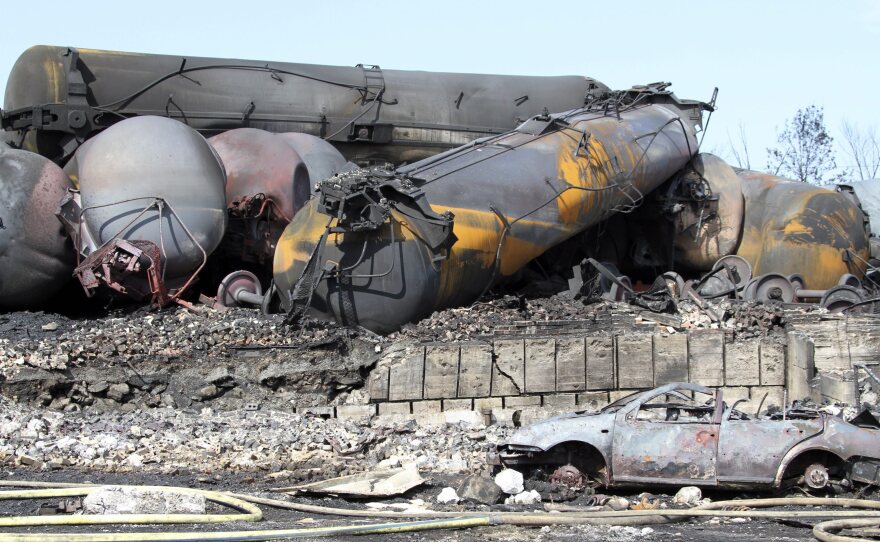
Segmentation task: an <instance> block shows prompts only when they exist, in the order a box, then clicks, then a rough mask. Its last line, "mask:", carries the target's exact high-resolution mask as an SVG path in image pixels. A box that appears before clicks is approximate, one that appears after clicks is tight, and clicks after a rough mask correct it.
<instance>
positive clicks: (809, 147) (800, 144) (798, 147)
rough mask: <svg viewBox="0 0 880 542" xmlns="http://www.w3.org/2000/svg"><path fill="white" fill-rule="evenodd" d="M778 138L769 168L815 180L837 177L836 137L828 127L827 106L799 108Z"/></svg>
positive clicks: (820, 181) (818, 181)
mask: <svg viewBox="0 0 880 542" xmlns="http://www.w3.org/2000/svg"><path fill="white" fill-rule="evenodd" d="M777 142H778V143H779V146H778V147H775V148H770V149H767V154H768V155H769V159H768V161H767V168H768V169H769V171H770V172H771V173H773V174H774V175H783V176H787V177H791V178H792V179H797V180H799V181H802V182H805V183H813V184H826V183H829V182H831V181H833V180H835V178H836V177H835V175H834V170H835V169H836V168H837V164H836V162H835V161H834V148H833V142H834V138H832V137H831V136H830V135H829V134H828V130H827V129H826V128H825V113H824V110H823V108H821V107H817V106H815V105H810V106H808V107H807V108H806V109H798V111H797V113H795V115H794V118H793V119H791V120H788V121H786V122H785V129H783V130H782V133H780V134H779V135H778V136H777Z"/></svg>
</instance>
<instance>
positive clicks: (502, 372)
mask: <svg viewBox="0 0 880 542" xmlns="http://www.w3.org/2000/svg"><path fill="white" fill-rule="evenodd" d="M492 353H493V358H492V392H491V395H493V396H496V397H497V396H502V395H519V394H521V393H522V392H523V391H524V389H525V342H524V341H522V340H498V341H495V343H494V348H493V352H492Z"/></svg>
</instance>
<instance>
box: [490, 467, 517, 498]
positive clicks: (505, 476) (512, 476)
mask: <svg viewBox="0 0 880 542" xmlns="http://www.w3.org/2000/svg"><path fill="white" fill-rule="evenodd" d="M495 483H496V484H497V485H498V487H500V488H501V491H503V492H504V493H507V494H508V495H516V494H518V493H522V492H523V475H522V473H521V472H518V471H515V470H513V469H503V470H501V472H499V473H498V474H496V475H495Z"/></svg>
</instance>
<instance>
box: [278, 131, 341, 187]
mask: <svg viewBox="0 0 880 542" xmlns="http://www.w3.org/2000/svg"><path fill="white" fill-rule="evenodd" d="M276 136H277V137H278V138H280V139H281V140H282V141H284V142H285V143H287V144H288V145H290V146H291V147H293V150H295V151H296V152H297V154H299V155H300V157H302V160H303V162H305V163H306V168H308V170H309V178H310V179H311V181H312V185H313V186H314V183H316V182H318V181H323V180H324V179H326V178H328V177H332V176H333V175H336V174H337V173H339V172H340V171H342V169H343V168H344V167H345V164H346V160H345V157H344V156H342V153H341V152H339V151H338V150H336V147H334V146H333V145H331V144H330V143H328V142H327V141H325V140H323V139H321V138H320V137H316V136H313V135H309V134H303V133H300V132H284V133H281V134H276ZM309 190H310V193H311V192H312V191H313V189H312V187H310V188H309Z"/></svg>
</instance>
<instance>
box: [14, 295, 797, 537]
mask: <svg viewBox="0 0 880 542" xmlns="http://www.w3.org/2000/svg"><path fill="white" fill-rule="evenodd" d="M784 325H785V312H784V311H783V310H782V309H781V308H780V307H778V306H769V305H768V306H765V305H761V304H743V303H729V302H725V303H722V304H712V305H710V306H708V307H707V308H700V307H697V306H696V305H694V304H692V303H688V302H681V303H679V304H678V306H677V311H676V312H675V313H669V314H667V313H663V314H654V313H651V312H650V311H646V310H645V309H642V308H639V307H637V306H633V305H627V304H619V303H610V302H594V303H587V302H583V301H581V300H572V299H570V298H567V297H564V296H554V297H549V298H541V299H526V298H520V297H502V298H497V299H492V300H487V301H483V302H480V303H476V304H474V305H473V306H471V307H468V308H458V309H449V310H445V311H441V312H438V313H436V314H434V315H432V316H431V317H430V318H427V319H425V320H423V321H421V322H419V323H417V324H414V325H410V326H406V327H405V328H404V329H402V330H401V331H399V332H397V333H394V334H391V335H388V336H384V337H383V336H378V335H376V334H374V333H371V332H369V331H367V330H363V329H346V328H340V327H338V326H335V325H327V324H322V323H316V322H307V323H306V324H305V325H304V326H301V327H295V328H294V327H291V326H288V325H287V324H286V323H285V322H284V319H283V317H282V316H270V317H266V316H263V315H260V314H259V313H257V312H256V311H250V310H241V309H237V310H230V311H223V312H218V311H215V310H212V309H207V308H204V309H200V310H197V311H192V310H188V309H184V308H169V309H166V310H163V311H150V310H146V309H121V310H117V311H114V312H112V313H109V314H107V315H105V316H102V317H99V318H89V319H86V318H82V319H78V318H67V317H64V316H60V315H58V314H47V313H24V312H20V313H7V314H4V315H0V466H2V468H3V472H4V474H3V477H4V478H6V479H34V478H37V479H45V480H62V481H66V480H73V481H83V480H94V481H99V482H103V481H114V482H125V483H132V484H138V483H145V482H148V483H163V484H178V485H186V486H194V487H205V488H209V489H231V490H235V491H242V492H256V493H259V492H264V491H265V490H266V489H267V488H270V487H277V486H286V485H292V484H296V483H300V482H308V481H314V480H320V479H326V478H329V477H333V476H340V475H345V474H353V473H359V472H364V471H369V470H374V469H376V468H379V467H390V466H397V465H403V464H410V463H414V464H416V465H418V466H419V469H420V471H421V472H422V473H423V476H424V477H425V478H426V484H424V485H423V486H420V487H419V488H417V489H415V490H412V491H411V492H408V493H407V494H405V495H403V496H400V497H398V498H395V499H391V500H390V501H389V502H397V503H401V505H403V504H402V503H408V502H410V501H411V500H413V499H421V501H423V504H422V505H421V506H425V507H427V508H429V509H432V510H445V511H457V510H471V511H489V510H490V508H488V507H487V506H486V505H482V504H479V503H475V502H462V503H460V504H439V503H437V502H436V497H437V495H438V494H439V493H440V491H441V490H442V489H443V488H445V487H457V486H458V485H459V484H460V483H462V480H464V478H465V477H467V476H471V475H474V474H487V473H488V472H489V471H490V467H489V466H488V465H487V462H486V455H487V452H489V451H491V450H493V449H494V448H495V445H496V444H497V443H499V442H501V441H503V440H504V439H505V438H507V436H508V435H509V434H510V432H511V431H512V430H513V428H511V427H506V426H499V425H490V426H488V427H487V426H485V425H484V424H483V418H482V416H480V415H479V413H476V412H470V413H460V414H459V415H458V416H456V417H450V418H448V419H445V420H440V421H437V420H434V425H419V424H417V423H416V422H414V421H413V420H411V419H404V418H394V417H381V416H380V417H373V418H364V419H326V418H323V417H321V416H320V415H319V414H320V411H316V414H314V415H313V414H297V413H294V408H293V407H294V405H296V406H297V407H301V406H303V405H310V404H314V405H316V406H320V405H328V404H330V405H342V404H362V403H364V402H366V401H367V400H368V397H366V396H365V393H364V391H363V390H362V387H363V385H364V382H365V377H366V376H367V374H368V373H369V369H370V368H371V367H372V366H373V365H374V364H375V363H376V361H377V360H378V359H379V357H380V356H381V355H382V354H383V353H385V352H387V351H388V350H389V349H394V348H398V347H400V345H401V344H408V343H412V342H423V341H424V342H444V341H465V340H481V339H485V338H487V337H493V336H494V337H497V336H504V335H507V334H519V333H524V332H528V331H529V330H531V331H534V330H535V329H538V330H545V331H548V332H556V331H560V330H561V331H563V332H565V331H571V330H588V331H597V330H606V331H607V330H608V329H620V328H627V329H630V328H631V329H640V330H660V331H665V332H671V333H674V332H681V331H685V330H688V329H722V330H725V331H727V332H729V333H730V335H731V337H732V338H733V339H734V340H735V339H736V338H737V337H743V338H750V337H757V336H768V335H769V336H777V337H780V340H782V337H784ZM531 483H532V482H530V481H527V484H531ZM528 487H534V488H535V489H536V490H538V491H539V492H542V496H543V497H544V500H545V501H546V500H548V499H549V500H553V499H559V498H560V497H559V495H558V494H556V493H553V492H550V493H548V492H547V490H548V488H547V487H546V485H544V486H542V485H540V484H539V485H535V486H529V485H527V488H528ZM674 492H675V488H672V489H671V490H670V494H669V495H665V496H664V495H658V496H656V498H654V497H652V499H654V500H657V502H660V503H669V501H670V499H671V496H670V495H671V494H674ZM639 493H640V492H638V491H636V492H622V493H620V495H623V496H625V497H626V498H627V499H628V500H629V501H630V502H631V503H632V504H636V503H638V502H639V501H640V500H641V498H642V497H643V496H640V495H639ZM587 497H588V495H587V494H586V493H581V494H570V495H567V496H566V497H565V498H571V499H573V500H572V501H570V502H572V503H575V504H577V503H579V502H581V501H582V500H583V499H585V498H587ZM728 497H730V496H729V495H724V496H723V498H728ZM578 499H581V501H579V500H578ZM658 499H659V500H658ZM312 502H318V503H322V504H332V505H338V506H343V507H353V508H360V509H362V508H363V507H364V503H363V502H359V501H342V500H339V499H335V500H330V501H327V500H323V499H316V500H313V501H312ZM417 502H418V501H417ZM410 504H412V503H410ZM31 505H32V507H33V506H36V504H34V503H31ZM26 506H27V505H26V504H21V505H18V507H17V508H8V509H7V510H6V511H4V512H3V514H6V515H14V514H22V513H32V512H33V510H31V509H26V510H25V509H24V508H22V507H26ZM499 506H501V507H502V508H503V507H504V506H505V505H499ZM517 506H519V508H516V507H514V508H512V509H527V508H528V507H524V506H521V505H517ZM532 508H535V509H539V508H540V505H538V504H536V505H533V506H532ZM498 509H500V508H497V506H496V507H493V508H492V510H498ZM267 517H268V521H267V522H266V523H263V524H260V525H259V526H258V527H259V528H267V529H268V528H277V527H281V526H291V524H294V526H295V525H296V522H297V521H301V520H303V519H308V518H310V519H311V520H314V521H316V522H317V523H318V524H319V525H321V526H323V525H335V524H340V523H342V522H344V521H343V520H340V519H338V518H330V517H321V516H309V515H304V514H301V513H293V512H283V511H277V510H276V511H271V512H267ZM253 527H255V526H250V527H248V526H243V525H240V524H234V525H232V524H220V525H216V526H211V527H210V529H221V528H222V529H224V530H228V529H230V528H236V529H237V528H253ZM154 530H156V529H154ZM424 537H427V538H429V539H432V540H477V539H481V540H482V539H494V540H525V539H536V540H596V539H598V540H617V541H621V542H623V541H631V540H633V541H634V540H646V541H647V540H755V539H758V538H762V539H768V540H809V539H811V537H810V535H809V530H807V529H804V528H803V527H798V526H792V525H783V524H780V523H777V522H774V521H771V520H762V521H754V522H751V521H748V522H747V521H734V520H728V519H724V520H722V519H715V520H711V521H690V522H684V523H679V524H673V525H661V526H651V527H553V528H543V529H540V528H532V529H530V528H513V527H493V528H488V529H481V530H472V531H460V532H454V533H444V532H440V533H431V534H427V535H415V536H413V535H396V536H395V537H394V538H396V539H405V538H407V539H409V538H418V539H421V538H424ZM374 538H375V537H374ZM383 538H385V537H383ZM376 539H378V538H376Z"/></svg>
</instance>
